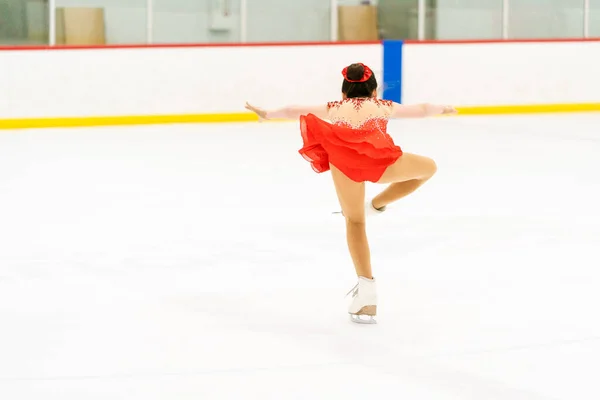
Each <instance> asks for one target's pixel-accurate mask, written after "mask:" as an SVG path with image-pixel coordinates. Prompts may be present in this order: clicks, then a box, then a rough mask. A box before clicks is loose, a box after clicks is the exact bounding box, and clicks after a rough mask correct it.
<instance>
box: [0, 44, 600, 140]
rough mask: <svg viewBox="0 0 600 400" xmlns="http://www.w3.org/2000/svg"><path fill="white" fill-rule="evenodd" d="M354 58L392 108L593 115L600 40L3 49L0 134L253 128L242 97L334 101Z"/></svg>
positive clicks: (597, 107)
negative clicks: (220, 125) (376, 80)
mask: <svg viewBox="0 0 600 400" xmlns="http://www.w3.org/2000/svg"><path fill="white" fill-rule="evenodd" d="M250 59H252V60H257V59H258V60H260V61H259V62H258V63H256V62H252V63H248V62H249V60H250ZM299 60H300V61H301V62H299ZM311 60H312V61H311ZM314 60H318V61H319V62H314ZM224 61H226V62H224ZM357 61H362V62H365V63H366V64H369V65H370V66H371V67H372V68H373V70H374V72H375V73H376V74H377V76H378V77H381V78H380V82H381V84H382V87H383V97H384V98H387V99H391V100H394V101H397V102H403V103H420V102H429V103H442V104H453V105H456V106H457V108H458V109H459V111H460V113H461V114H464V115H489V114H515V113H543V112H550V113H555V112H585V111H600V101H599V100H600V98H599V96H598V93H600V80H597V78H596V74H597V73H596V68H595V66H597V65H600V39H592V40H558V41H549V40H542V41H537V40H536V41H532V40H520V41H468V42H465V41H445V42H438V41H436V42H411V41H404V42H403V41H383V42H366V43H365V42H356V43H286V44H281V43H262V44H261V43H255V44H251V45H237V44H231V45H204V44H202V45H196V44H192V45H187V44H186V45H145V46H121V45H118V46H103V47H39V48H14V47H0V129H22V128H47V127H89V126H110V125H142V124H169V123H217V122H250V121H256V120H257V118H256V116H254V115H253V114H250V113H247V112H245V110H244V109H243V104H244V103H245V101H250V102H254V103H256V104H257V105H261V106H264V107H266V108H272V107H277V106H280V105H283V104H314V103H319V102H324V101H328V100H331V99H332V98H333V99H335V98H338V97H339V90H340V84H341V77H340V70H341V67H342V66H343V65H347V64H349V63H352V62H357ZM249 65H250V66H253V67H255V68H254V69H253V68H252V67H248V66H249ZM326 65H330V66H335V65H338V66H339V67H340V68H335V67H333V68H331V69H327V68H323V66H326ZM157 77H160V79H157ZM575 78H576V79H575ZM305 79H310V80H311V84H310V85H306V84H296V83H297V82H303V81H304V80H305ZM206 93H210V96H207V95H205V94H206ZM198 111H202V113H199V112H198Z"/></svg>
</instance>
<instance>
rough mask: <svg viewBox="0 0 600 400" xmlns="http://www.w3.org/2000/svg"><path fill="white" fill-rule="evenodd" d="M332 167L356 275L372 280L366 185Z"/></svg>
mask: <svg viewBox="0 0 600 400" xmlns="http://www.w3.org/2000/svg"><path fill="white" fill-rule="evenodd" d="M330 167H331V176H332V177H333V183H334V185H335V190H336V193H337V196H338V200H339V202H340V206H341V207H342V212H343V214H344V217H345V218H346V240H347V242H348V250H349V251H350V256H351V257H352V262H353V263H354V268H355V270H356V275H358V276H359V277H360V276H362V277H365V278H367V279H372V278H373V275H372V271H371V252H370V249H369V242H368V240H367V230H366V225H365V208H364V201H365V200H364V199H365V183H364V182H361V183H358V182H354V181H353V180H351V179H350V178H348V177H347V176H346V175H344V173H342V172H341V171H340V170H339V169H337V168H336V167H335V166H333V165H331V166H330Z"/></svg>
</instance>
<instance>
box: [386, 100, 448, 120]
mask: <svg viewBox="0 0 600 400" xmlns="http://www.w3.org/2000/svg"><path fill="white" fill-rule="evenodd" d="M456 113H457V111H456V109H455V108H454V107H452V106H440V105H435V104H413V105H404V104H399V103H394V105H393V107H392V113H391V115H390V118H425V117H431V116H433V115H441V114H456Z"/></svg>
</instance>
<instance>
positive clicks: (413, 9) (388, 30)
mask: <svg viewBox="0 0 600 400" xmlns="http://www.w3.org/2000/svg"><path fill="white" fill-rule="evenodd" d="M377 6H378V21H379V33H380V35H381V38H382V39H391V40H404V39H415V40H416V39H417V38H418V37H419V30H418V0H379V1H378V2H377ZM431 15H432V14H431V11H428V13H427V16H428V18H427V25H426V27H427V30H428V31H429V32H430V33H431V36H433V31H432V29H433V28H434V23H433V20H432V18H431Z"/></svg>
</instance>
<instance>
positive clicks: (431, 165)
mask: <svg viewBox="0 0 600 400" xmlns="http://www.w3.org/2000/svg"><path fill="white" fill-rule="evenodd" d="M437 169H438V168H437V164H436V163H435V161H433V160H432V159H431V158H426V159H425V162H424V165H423V174H424V175H425V177H426V178H427V179H429V178H431V177H432V176H433V175H435V173H436V172H437Z"/></svg>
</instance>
